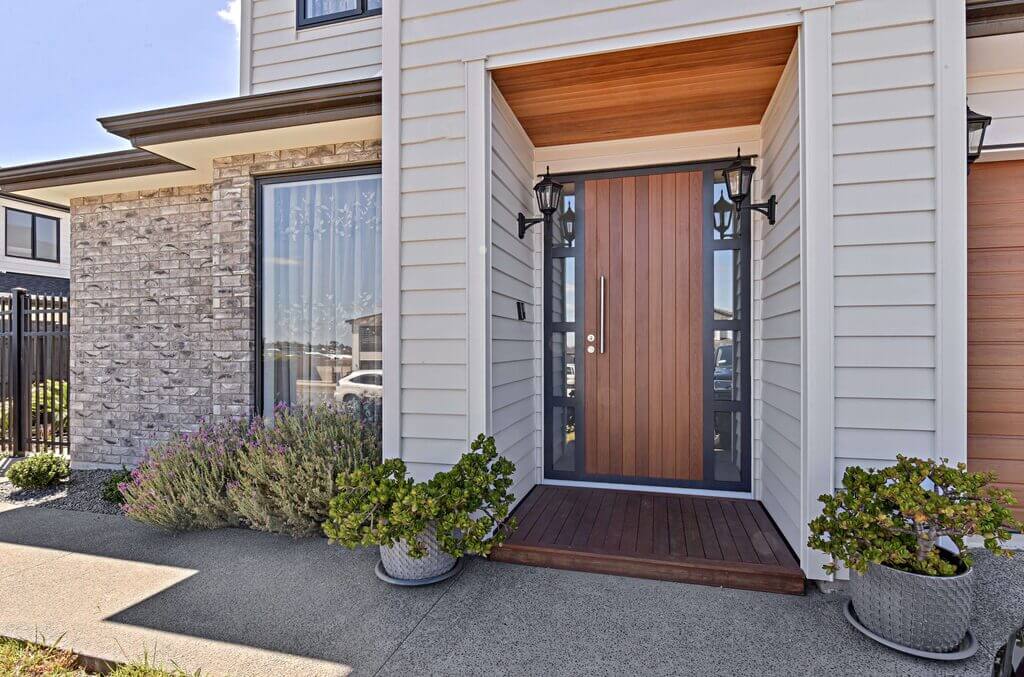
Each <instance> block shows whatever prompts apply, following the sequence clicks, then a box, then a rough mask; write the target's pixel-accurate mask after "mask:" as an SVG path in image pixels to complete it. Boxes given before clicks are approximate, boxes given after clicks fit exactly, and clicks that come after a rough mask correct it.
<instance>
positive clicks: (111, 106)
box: [0, 0, 238, 166]
mask: <svg viewBox="0 0 1024 677" xmlns="http://www.w3.org/2000/svg"><path fill="white" fill-rule="evenodd" d="M237 2H238V0H234V2H232V0H173V1H171V2H167V0H51V1H50V2H41V1H38V0H32V1H31V2H22V1H21V0H17V1H15V0H0V27H2V29H3V30H2V32H3V39H2V40H0V64H2V69H0V102H2V105H0V166H12V165H20V164H25V163H29V162H40V161H44V160H53V159H57V158H62V157H71V156H75V155H88V154H90V153H102V152H106V151H111V150H119V149H123V148H127V147H128V146H129V144H128V143H127V142H126V141H123V140H122V139H120V138H119V137H116V136H113V135H111V134H108V133H107V132H105V131H103V128H102V127H100V126H99V124H98V123H97V122H96V118H98V117H101V116H104V115H115V114H118V113H131V112H136V111H142V110H147V109H150V108H161V107H164V106H173V105H176V104H182V103H193V102H196V101H205V100H209V99H219V98H224V97H229V96H236V95H237V94H238V42H237V29H236V26H237V8H238V5H237Z"/></svg>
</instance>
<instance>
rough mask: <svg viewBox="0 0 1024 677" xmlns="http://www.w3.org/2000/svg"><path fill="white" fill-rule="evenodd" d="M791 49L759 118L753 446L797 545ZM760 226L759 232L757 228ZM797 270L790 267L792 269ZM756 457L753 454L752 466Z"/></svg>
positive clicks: (779, 519)
mask: <svg viewBox="0 0 1024 677" xmlns="http://www.w3.org/2000/svg"><path fill="white" fill-rule="evenodd" d="M797 59H798V57H797V52H796V50H794V52H793V56H792V57H791V58H790V62H789V64H788V65H787V66H786V70H785V72H784V73H783V75H782V78H781V80H780V81H779V86H778V89H777V90H776V92H775V96H774V97H773V99H772V103H771V105H769V107H768V110H767V111H766V112H765V115H764V119H763V120H762V121H761V128H762V132H763V160H762V161H761V166H760V171H759V173H760V174H761V179H762V194H763V195H773V194H774V195H776V196H777V198H778V200H779V206H778V220H777V221H776V223H775V225H774V226H769V225H767V222H765V221H764V220H763V219H761V218H759V217H756V218H755V221H756V222H757V224H756V225H755V234H756V235H758V236H757V237H756V239H755V242H754V260H755V263H754V285H755V294H754V298H755V299H758V300H757V301H756V302H755V317H756V318H757V321H756V323H757V325H758V326H756V327H755V329H756V330H758V335H759V341H758V343H757V344H756V345H758V347H759V350H757V349H755V356H754V357H755V375H754V378H755V389H756V390H757V393H758V395H759V397H758V398H757V400H756V401H755V404H754V418H755V428H754V433H755V442H754V444H755V450H758V451H759V460H760V464H759V465H760V482H761V484H760V486H761V491H760V496H759V497H760V499H761V501H762V502H763V503H764V506H765V508H766V509H767V510H768V512H769V513H770V514H771V516H772V519H774V520H775V523H776V524H777V525H778V527H779V530H780V531H781V532H782V534H783V535H784V536H785V537H786V540H787V541H789V544H790V545H791V546H792V547H793V548H794V549H795V550H797V551H799V549H800V543H799V538H800V522H801V516H800V484H801V482H800V465H801V458H800V443H801V442H800V316H801V312H800V284H801V281H800V275H799V267H800V97H799V77H798V76H799V68H798V66H797ZM759 231H760V232H759ZM794 270H795V271H797V272H796V274H793V271H794ZM757 467H758V463H756V462H755V468H757Z"/></svg>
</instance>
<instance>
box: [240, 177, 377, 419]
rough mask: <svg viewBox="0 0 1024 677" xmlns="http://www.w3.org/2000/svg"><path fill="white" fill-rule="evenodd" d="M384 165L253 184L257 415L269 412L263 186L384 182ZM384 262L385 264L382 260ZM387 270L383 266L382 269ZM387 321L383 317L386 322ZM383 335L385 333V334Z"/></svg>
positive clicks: (259, 180) (254, 398)
mask: <svg viewBox="0 0 1024 677" xmlns="http://www.w3.org/2000/svg"><path fill="white" fill-rule="evenodd" d="M383 172H384V165H383V164H382V163H380V162H372V163H367V164H357V165H349V166H346V167H338V168H333V169H321V170H311V171H310V170H300V171H294V172H286V173H283V174H267V175H261V176H256V177H254V179H255V180H254V181H253V187H252V193H251V195H252V204H253V209H254V215H253V216H254V219H253V223H254V226H255V228H254V230H255V234H254V235H255V237H254V242H253V244H254V245H255V249H254V250H253V252H254V254H255V256H254V259H255V261H254V262H253V264H254V265H253V273H254V278H255V279H254V285H253V286H254V292H255V294H254V295H255V302H256V309H255V310H256V312H254V313H253V314H252V317H253V337H254V342H253V350H252V352H251V353H250V354H251V355H252V356H253V361H252V371H251V372H250V373H251V374H252V412H253V413H254V414H255V415H256V416H263V415H264V414H265V413H267V412H266V411H265V410H264V406H263V355H264V349H263V231H264V224H263V217H264V214H263V187H264V186H271V185H274V184H276V183H293V182H295V181H304V180H309V181H312V180H316V179H333V178H340V177H345V176H380V180H381V183H382V185H383V181H384V173H383ZM382 265H383V264H382ZM381 273H382V274H383V268H382V270H381ZM381 323H382V324H383V319H382V322H381ZM382 335H383V334H382ZM383 362H384V361H383V359H382V360H381V367H380V368H381V370H383V368H384V364H383Z"/></svg>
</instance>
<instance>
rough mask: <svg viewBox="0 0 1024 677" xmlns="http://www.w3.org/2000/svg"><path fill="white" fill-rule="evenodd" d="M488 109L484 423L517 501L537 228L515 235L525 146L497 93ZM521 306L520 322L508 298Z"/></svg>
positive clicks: (529, 452)
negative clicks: (511, 467)
mask: <svg viewBox="0 0 1024 677" xmlns="http://www.w3.org/2000/svg"><path fill="white" fill-rule="evenodd" d="M493 97H494V103H493V106H492V109H491V224H490V226H491V365H492V366H491V393H492V394H491V406H492V412H491V425H492V430H493V434H494V437H495V441H496V442H497V445H498V448H499V449H500V450H501V453H503V454H504V455H505V456H506V457H508V458H509V459H510V460H511V461H512V462H514V463H515V464H516V471H517V472H516V484H515V486H514V487H513V491H514V492H515V494H516V497H517V498H521V497H522V496H524V495H525V494H526V492H528V491H529V490H530V489H531V488H532V487H533V485H534V484H536V483H537V482H538V481H539V480H540V478H541V465H540V459H541V425H540V420H541V419H540V417H541V411H542V406H543V399H542V397H541V395H540V393H541V368H542V367H541V362H542V354H541V343H540V337H541V332H542V330H543V317H542V306H541V296H540V292H541V289H540V284H541V278H540V273H541V265H542V256H543V254H542V252H543V249H542V245H541V242H542V239H541V238H542V236H543V232H544V228H543V226H542V225H540V226H535V227H534V228H533V229H531V231H530V234H529V235H527V237H526V239H525V240H520V239H519V233H518V232H517V227H516V221H515V218H516V214H518V213H519V212H524V213H527V214H529V213H532V212H533V209H534V206H533V200H534V198H533V171H532V166H533V145H532V144H531V143H530V139H529V137H527V135H526V133H525V132H524V131H523V129H522V127H521V126H520V125H519V123H518V122H517V121H516V118H515V114H514V113H512V111H511V109H510V108H509V107H508V104H506V103H505V100H504V99H503V98H502V96H501V93H500V92H499V91H498V90H497V88H494V90H493ZM517 301H522V302H524V303H525V304H526V320H525V321H520V320H519V319H518V318H517V316H516V302H517Z"/></svg>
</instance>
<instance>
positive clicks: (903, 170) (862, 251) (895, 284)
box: [832, 0, 937, 485]
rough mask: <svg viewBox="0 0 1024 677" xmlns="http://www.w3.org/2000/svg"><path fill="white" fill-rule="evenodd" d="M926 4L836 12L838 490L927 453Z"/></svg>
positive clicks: (875, 0) (930, 351) (931, 146)
mask: <svg viewBox="0 0 1024 677" xmlns="http://www.w3.org/2000/svg"><path fill="white" fill-rule="evenodd" d="M933 20H934V0H906V1H905V2H900V3H892V2H889V1H888V0H853V1H850V2H840V3H837V4H836V6H835V8H834V10H833V47H832V51H833V68H832V79H833V125H834V127H833V129H834V135H833V143H834V153H835V157H834V169H833V171H834V205H835V221H834V227H835V231H834V243H835V249H834V252H835V260H834V274H835V317H834V321H835V391H836V400H835V482H836V484H837V485H838V484H839V483H840V482H841V480H842V476H843V472H844V471H845V469H846V468H847V467H849V466H851V465H861V466H878V465H883V464H886V463H889V462H891V461H892V460H894V459H895V457H896V454H897V453H906V454H911V455H917V456H924V457H932V456H934V455H935V454H936V453H937V450H936V449H935V426H936V421H935V416H936V407H935V397H936V388H935V365H936V308H935V303H936V276H935V273H936V271H935V260H936V228H935V208H936V202H937V195H936V184H935V159H936V155H935V138H936V126H935V117H934V116H935V91H934V90H935V88H934V83H935V58H934V51H935V42H936V32H935V26H934V21H933Z"/></svg>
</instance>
